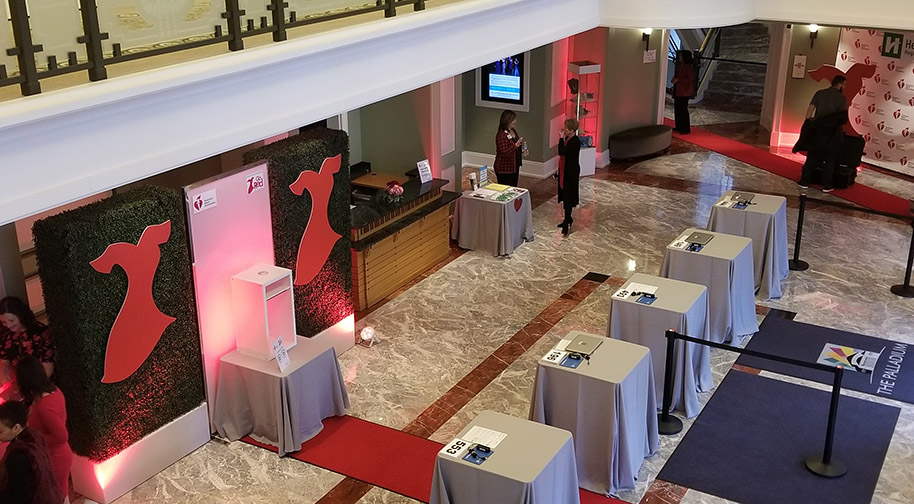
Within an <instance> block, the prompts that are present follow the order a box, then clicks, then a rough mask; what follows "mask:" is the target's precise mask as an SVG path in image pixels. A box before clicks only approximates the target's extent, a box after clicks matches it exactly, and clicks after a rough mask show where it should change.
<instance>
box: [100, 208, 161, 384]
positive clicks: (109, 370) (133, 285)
mask: <svg viewBox="0 0 914 504" xmlns="http://www.w3.org/2000/svg"><path fill="white" fill-rule="evenodd" d="M170 234H171V221H170V220H167V221H165V222H163V223H161V224H155V225H152V226H148V227H146V229H145V230H143V234H142V236H140V241H139V242H138V243H137V244H136V245H134V244H132V243H124V242H119V243H112V244H111V245H108V248H106V249H105V252H103V253H102V255H101V256H99V258H98V259H96V260H94V261H92V262H90V263H89V264H91V265H92V267H93V268H95V269H96V270H97V271H99V272H101V273H106V274H107V273H111V268H113V267H114V265H115V264H117V265H119V266H120V267H121V268H123V269H124V272H125V273H127V296H126V297H125V298H124V304H123V306H121V311H120V312H119V313H118V314H117V319H115V321H114V325H113V326H111V333H110V334H109V335H108V347H107V349H106V350H105V376H104V377H103V378H102V383H115V382H119V381H121V380H123V379H125V378H127V377H128V376H130V375H132V374H133V373H134V371H136V370H137V369H138V368H139V367H140V365H141V364H143V362H144V361H145V360H146V358H147V357H149V354H150V353H152V349H153V348H155V346H156V343H158V342H159V338H161V337H162V333H164V332H165V328H167V327H168V326H169V325H170V324H171V323H172V322H174V321H175V318H174V317H169V316H168V315H165V314H164V313H162V312H161V311H159V308H158V307H157V306H156V304H155V300H154V299H153V298H152V281H153V279H154V278H155V274H156V269H158V267H159V260H160V259H161V256H162V254H161V252H160V251H159V245H161V244H163V243H165V242H167V241H168V237H169V235H170Z"/></svg>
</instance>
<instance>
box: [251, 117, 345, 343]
mask: <svg viewBox="0 0 914 504" xmlns="http://www.w3.org/2000/svg"><path fill="white" fill-rule="evenodd" d="M337 154H342V163H341V166H340V171H339V172H337V174H336V175H334V177H333V191H332V192H331V194H330V204H329V208H328V218H329V220H330V227H331V228H333V230H334V231H336V232H337V233H339V234H340V235H341V236H342V238H340V239H339V240H338V241H337V242H336V245H334V247H333V250H332V251H331V252H330V256H329V257H328V258H327V262H326V263H324V267H323V268H322V269H321V271H320V273H318V274H317V276H315V277H314V280H312V281H311V282H310V283H308V284H307V285H296V286H294V290H295V324H296V331H297V332H298V334H299V335H301V336H304V337H307V338H310V337H312V336H315V335H316V334H318V333H320V332H321V331H323V330H324V329H327V328H329V327H331V326H333V325H334V324H336V323H337V322H339V321H340V320H342V319H343V318H345V317H346V316H347V315H349V314H350V313H352V252H351V250H350V232H351V227H352V225H351V222H352V219H351V216H350V213H349V136H348V135H347V134H346V133H345V132H343V131H339V130H331V129H327V128H315V129H311V130H308V131H305V132H303V133H301V134H299V135H295V136H292V137H289V138H286V139H284V140H280V141H279V142H275V143H272V144H270V145H266V146H264V147H261V148H259V149H256V150H253V151H250V152H248V153H246V154H245V156H244V162H245V163H246V164H248V163H253V162H255V161H259V160H262V159H266V160H267V161H269V169H268V170H269V177H268V178H269V181H270V211H271V213H272V219H273V249H274V251H275V255H276V265H277V266H281V267H283V268H289V269H291V270H293V271H294V270H295V261H296V259H297V256H298V247H299V243H300V242H301V237H302V234H303V233H304V232H305V227H306V226H307V224H308V218H307V216H309V215H310V214H311V197H310V195H309V194H308V191H304V193H303V194H302V195H301V196H297V195H295V194H294V193H293V192H292V191H291V190H290V189H289V185H291V184H292V183H293V182H295V180H296V179H297V178H298V176H299V174H300V173H301V172H302V171H303V170H311V171H318V170H320V168H321V164H322V163H323V162H324V159H325V158H328V157H333V156H336V155H337Z"/></svg>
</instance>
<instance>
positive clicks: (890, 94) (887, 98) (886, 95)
mask: <svg viewBox="0 0 914 504" xmlns="http://www.w3.org/2000/svg"><path fill="white" fill-rule="evenodd" d="M882 97H883V98H885V101H891V100H892V92H891V91H886V92H885V94H884V95H882Z"/></svg>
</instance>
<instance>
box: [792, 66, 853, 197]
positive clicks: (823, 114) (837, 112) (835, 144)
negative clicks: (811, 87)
mask: <svg viewBox="0 0 914 504" xmlns="http://www.w3.org/2000/svg"><path fill="white" fill-rule="evenodd" d="M845 82H847V79H845V78H844V77H843V76H840V75H838V76H835V78H834V79H832V81H831V86H830V87H828V88H826V89H820V90H819V91H817V92H816V94H814V95H813V97H812V100H811V101H810V102H809V108H808V109H807V111H806V119H807V122H806V124H804V125H803V128H804V131H803V132H801V141H800V142H798V143H797V144H798V146H799V144H800V143H805V144H807V147H808V153H807V155H806V163H804V164H803V172H802V175H800V181H799V182H798V183H799V185H800V187H802V188H803V189H807V188H809V181H810V179H811V177H812V172H813V170H815V169H816V168H817V167H819V166H822V165H823V164H824V166H823V171H822V185H823V189H822V192H832V191H833V190H834V188H835V186H834V181H833V180H832V178H833V175H834V173H835V160H836V158H837V156H838V149H839V148H840V147H841V142H842V140H843V139H844V134H843V132H842V130H841V127H842V126H843V125H844V123H846V122H847V98H845V97H844V93H843V92H842V91H843V89H844V84H845ZM795 149H796V148H795Z"/></svg>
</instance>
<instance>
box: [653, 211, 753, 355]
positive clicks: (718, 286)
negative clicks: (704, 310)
mask: <svg viewBox="0 0 914 504" xmlns="http://www.w3.org/2000/svg"><path fill="white" fill-rule="evenodd" d="M696 231H699V232H703V233H708V234H711V235H713V236H714V238H712V239H711V241H710V242H708V243H707V245H705V246H704V248H702V249H701V250H700V251H698V252H689V251H687V250H684V249H680V248H676V247H675V246H674V245H675V244H676V243H679V242H682V241H684V240H685V238H686V237H688V236H689V235H691V234H692V233H694V232H696ZM660 276H663V277H666V278H672V279H674V280H682V281H683V282H690V283H696V284H699V285H704V286H705V287H707V288H708V318H709V320H710V326H711V341H713V342H715V343H724V342H734V343H737V342H738V341H734V340H735V338H734V337H735V336H737V337H738V336H743V335H746V334H754V333H756V332H758V320H756V317H755V281H754V273H753V267H752V240H750V239H749V238H744V237H742V236H733V235H728V234H723V233H715V232H713V231H705V230H704V229H695V228H689V229H686V230H685V231H683V232H682V233H680V235H679V236H678V237H677V238H676V239H675V240H673V242H671V243H670V244H669V245H667V247H666V253H665V254H664V255H663V265H662V266H661V267H660Z"/></svg>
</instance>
